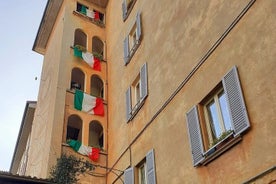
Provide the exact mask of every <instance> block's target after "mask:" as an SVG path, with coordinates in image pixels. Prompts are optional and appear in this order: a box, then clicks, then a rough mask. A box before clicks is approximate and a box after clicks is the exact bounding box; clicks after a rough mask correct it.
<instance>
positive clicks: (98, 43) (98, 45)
mask: <svg viewBox="0 0 276 184" xmlns="http://www.w3.org/2000/svg"><path fill="white" fill-rule="evenodd" d="M92 53H93V55H96V56H98V58H99V59H101V60H102V59H103V57H104V43H103V41H102V40H101V39H100V38H99V37H97V36H94V37H93V38H92Z"/></svg>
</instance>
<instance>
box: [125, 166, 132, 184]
mask: <svg viewBox="0 0 276 184" xmlns="http://www.w3.org/2000/svg"><path fill="white" fill-rule="evenodd" d="M124 184H134V172H133V167H131V168H128V169H126V170H125V172H124Z"/></svg>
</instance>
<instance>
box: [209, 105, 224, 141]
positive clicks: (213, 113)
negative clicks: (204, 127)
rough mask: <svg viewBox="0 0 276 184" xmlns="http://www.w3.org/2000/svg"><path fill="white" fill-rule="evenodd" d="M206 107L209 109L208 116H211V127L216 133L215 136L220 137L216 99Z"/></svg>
mask: <svg viewBox="0 0 276 184" xmlns="http://www.w3.org/2000/svg"><path fill="white" fill-rule="evenodd" d="M206 107H207V111H208V117H209V121H210V125H211V129H212V133H213V134H214V136H215V138H218V137H219V136H220V134H221V130H220V127H219V118H218V113H217V110H216V105H215V102H214V101H212V102H210V103H209V104H208V105H207V106H206Z"/></svg>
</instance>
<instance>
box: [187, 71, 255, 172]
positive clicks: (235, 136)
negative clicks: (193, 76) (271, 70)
mask: <svg viewBox="0 0 276 184" xmlns="http://www.w3.org/2000/svg"><path fill="white" fill-rule="evenodd" d="M222 84H223V90H224V91H225V94H226V101H227V104H228V107H229V112H230V120H231V124H232V128H233V131H231V132H230V133H229V134H228V135H226V136H225V137H223V138H222V139H221V140H219V142H218V143H216V144H215V145H213V146H212V147H211V148H210V149H208V150H206V147H205V148H204V141H205V140H204V136H206V131H204V130H205V129H206V127H204V123H203V122H204V118H202V116H199V114H198V110H200V108H198V107H199V105H194V106H193V107H192V108H191V109H190V110H189V111H188V112H187V113H186V122H187V128H188V137H189V141H190V148H191V153H192V161H193V165H194V167H197V166H200V165H206V164H208V163H209V162H211V161H212V160H214V159H215V158H217V157H218V156H220V155H221V154H222V153H224V152H225V151H227V150H228V149H230V148H231V147H233V146H234V145H235V144H237V143H238V142H240V141H241V140H242V135H243V134H244V133H245V132H246V131H247V130H248V129H249V128H250V123H249V119H248V115H247V111H246V106H245V102H244V99H243V94H242V90H241V86H240V82H239V77H238V71H237V67H236V66H234V67H233V68H232V69H231V70H230V71H229V72H228V73H227V74H226V75H225V76H224V77H223V78H222ZM208 96H209V97H210V94H209V95H207V97H208Z"/></svg>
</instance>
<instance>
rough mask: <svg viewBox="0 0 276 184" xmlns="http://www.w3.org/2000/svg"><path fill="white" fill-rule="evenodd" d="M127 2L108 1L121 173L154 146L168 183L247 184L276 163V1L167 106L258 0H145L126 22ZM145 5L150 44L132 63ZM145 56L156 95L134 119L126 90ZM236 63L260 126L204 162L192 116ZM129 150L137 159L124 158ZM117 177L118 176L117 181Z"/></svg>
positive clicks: (111, 162) (112, 125) (114, 134)
mask: <svg viewBox="0 0 276 184" xmlns="http://www.w3.org/2000/svg"><path fill="white" fill-rule="evenodd" d="M118 2H119V1H115V0H113V1H110V2H109V4H108V7H107V20H109V19H111V17H112V20H113V21H108V22H107V27H108V29H107V50H108V51H109V52H108V54H107V60H108V61H109V63H108V64H109V65H108V66H109V67H108V69H109V70H108V81H109V88H108V90H109V94H110V95H109V96H108V101H109V104H111V105H110V106H109V119H108V122H109V129H108V133H109V137H108V151H109V153H112V154H109V157H108V166H109V167H113V166H114V168H117V169H120V170H124V169H126V168H127V167H129V166H136V165H137V164H138V163H139V162H140V161H141V160H143V159H144V158H145V155H146V153H147V152H148V151H149V150H150V149H152V148H154V149H155V166H156V176H157V182H158V183H242V182H243V181H246V180H247V179H249V178H251V177H253V176H255V175H257V174H258V173H260V172H262V171H264V170H266V169H267V168H270V167H271V166H273V165H274V164H275V158H274V153H275V151H276V150H275V148H276V146H275V142H276V140H275V136H274V133H273V132H275V131H276V129H275V126H274V125H273V122H274V121H275V115H274V114H275V112H276V109H275V102H276V99H275V88H276V86H275V79H276V75H275V72H274V71H275V69H276V63H275V54H276V53H275V49H274V44H275V41H276V40H275V38H276V35H275V33H274V31H273V30H275V22H274V21H273V20H274V19H275V13H274V11H273V7H275V2H274V1H273V0H270V1H256V2H255V3H254V4H253V5H252V6H251V8H250V9H249V11H248V12H247V13H246V14H245V15H244V16H243V17H242V18H241V20H240V21H239V22H238V23H237V25H236V26H235V27H234V28H233V29H232V30H231V31H230V33H229V34H228V35H227V36H226V37H225V38H224V39H223V41H222V42H221V44H220V45H219V46H218V47H217V48H216V49H215V51H214V52H213V53H212V54H211V55H210V56H209V58H207V60H206V61H205V62H204V63H203V64H202V65H201V66H200V67H199V68H198V69H197V71H196V72H195V73H194V74H193V75H192V76H191V78H190V79H189V80H188V81H187V83H186V84H185V85H184V87H183V88H182V89H181V90H180V91H179V93H178V94H177V95H176V96H175V97H174V98H173V99H172V101H170V102H169V103H168V104H166V105H165V108H164V109H163V110H162V111H161V112H160V113H159V110H160V109H161V107H162V105H164V104H165V102H166V100H168V99H169V97H170V95H172V93H173V92H174V91H175V90H176V89H177V87H178V86H179V84H180V83H181V82H182V81H183V80H184V79H185V78H187V76H189V74H190V72H191V71H193V69H194V67H195V66H196V64H198V63H199V61H200V60H201V58H202V57H204V55H205V54H206V53H207V52H208V50H209V49H210V48H211V47H212V45H213V44H214V43H215V42H216V41H217V40H218V39H219V38H220V37H221V36H222V35H223V33H224V32H225V31H226V30H227V28H228V27H229V26H230V24H231V23H232V22H233V21H234V19H235V18H236V17H237V16H238V15H239V14H240V12H241V11H242V10H243V9H244V8H245V7H246V5H247V4H248V3H249V2H250V1H231V2H229V1H215V2H207V1H206V2H203V1H173V2H171V1H165V0H164V1H162V0H161V1H143V0H141V1H137V2H136V4H135V5H134V8H133V10H132V12H131V13H130V15H129V17H128V18H127V20H126V21H125V22H124V21H123V20H122V13H121V8H120V6H121V3H118ZM157 7H158V8H157ZM138 11H140V12H141V19H142V34H143V36H142V41H141V45H140V46H139V48H138V50H137V51H136V53H135V54H134V56H133V58H132V59H131V61H130V63H129V64H128V65H127V66H124V61H123V40H124V38H125V36H126V35H127V34H128V32H129V30H130V28H131V27H132V25H133V23H134V21H135V16H136V12H138ZM117 27H121V28H122V29H116V28H117ZM145 62H147V63H148V93H149V95H148V97H147V99H146V101H145V104H144V105H143V107H142V108H141V109H140V110H139V112H138V114H136V116H135V117H134V119H133V120H132V121H130V122H129V123H126V119H125V111H126V106H125V92H126V90H127V88H128V86H129V85H130V84H131V83H132V81H133V80H134V79H135V77H136V76H137V75H138V74H139V69H140V67H141V66H142V64H144V63H145ZM234 65H236V66H237V67H238V72H239V77H240V82H241V86H242V90H243V93H244V99H245V103H246V107H247V111H248V115H249V120H250V124H251V128H250V130H249V131H248V132H246V134H245V135H244V136H243V140H242V141H241V142H240V143H239V144H237V145H235V146H234V147H233V148H231V149H230V150H228V151H227V152H225V153H224V154H223V155H221V156H220V157H218V158H216V159H215V160H214V161H212V162H211V163H209V164H208V165H207V166H201V167H198V168H194V167H193V166H192V160H191V150H190V145H189V140H188V134H187V122H186V115H185V114H186V112H188V111H189V110H190V109H191V107H193V106H194V105H196V104H198V103H199V102H200V101H201V100H202V99H204V97H206V95H208V93H210V92H211V90H212V89H213V88H214V87H215V86H216V85H217V84H218V83H219V82H220V81H221V79H222V77H223V76H224V75H225V74H226V73H227V72H228V71H229V70H230V69H231V68H232V67H233V66H234ZM111 94H112V95H111ZM118 99H120V100H118ZM157 112H158V114H156V113H157ZM155 115H157V116H155ZM147 123H150V125H149V126H147ZM146 126H147V127H146ZM144 127H146V128H145V129H143V128H144ZM142 130H143V132H141V131H142ZM126 156H127V157H129V160H128V161H127V159H123V158H126ZM214 173H215V174H214ZM114 180H115V178H114V176H111V174H109V175H108V183H112V182H113V181H114ZM117 183H120V181H119V180H118V182H117Z"/></svg>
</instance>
